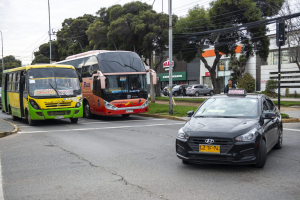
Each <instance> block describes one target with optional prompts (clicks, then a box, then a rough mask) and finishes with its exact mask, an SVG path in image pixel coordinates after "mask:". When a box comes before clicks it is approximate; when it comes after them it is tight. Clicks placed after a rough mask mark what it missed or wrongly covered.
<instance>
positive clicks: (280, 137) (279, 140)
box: [273, 129, 282, 149]
mask: <svg viewBox="0 0 300 200" xmlns="http://www.w3.org/2000/svg"><path fill="white" fill-rule="evenodd" d="M278 131H279V138H278V142H277V143H276V144H275V146H274V147H273V148H274V149H281V148H282V133H281V132H282V130H281V129H279V130H278Z"/></svg>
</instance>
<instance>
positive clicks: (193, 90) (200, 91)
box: [186, 84, 214, 97]
mask: <svg viewBox="0 0 300 200" xmlns="http://www.w3.org/2000/svg"><path fill="white" fill-rule="evenodd" d="M208 94H209V95H210V96H212V95H214V90H213V89H212V88H208V87H206V86H204V85H198V84H197V85H190V86H189V87H188V88H187V89H186V95H187V96H196V97H198V96H199V95H204V96H206V95H208Z"/></svg>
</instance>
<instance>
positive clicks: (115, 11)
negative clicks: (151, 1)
mask: <svg viewBox="0 0 300 200" xmlns="http://www.w3.org/2000/svg"><path fill="white" fill-rule="evenodd" d="M97 15H98V17H97V19H96V20H95V21H94V23H92V24H91V25H90V26H89V29H88V31H87V35H88V39H89V40H90V45H92V46H93V49H108V50H127V51H134V52H136V53H137V54H138V55H139V56H141V57H142V56H143V57H144V58H145V62H146V64H147V65H150V66H151V68H153V69H154V70H157V68H158V66H159V65H160V64H161V63H162V61H163V52H164V51H165V50H166V49H167V47H168V46H167V45H168V27H169V26H168V20H169V17H168V15H166V14H161V13H156V12H155V11H154V10H152V6H150V5H148V4H146V3H142V2H131V3H127V4H125V5H123V6H121V5H114V6H111V7H109V8H107V9H106V8H101V9H100V10H99V11H98V12H97ZM176 21H177V17H176V16H173V23H174V24H175V23H176ZM153 51H155V53H156V55H159V61H158V62H156V63H155V66H152V63H147V61H146V60H147V59H149V61H150V62H151V61H152V59H150V58H151V54H152V52H153ZM156 93H157V95H160V94H159V87H157V88H156Z"/></svg>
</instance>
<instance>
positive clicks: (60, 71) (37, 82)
mask: <svg viewBox="0 0 300 200" xmlns="http://www.w3.org/2000/svg"><path fill="white" fill-rule="evenodd" d="M27 76H28V84H29V95H30V96H32V97H46V96H47V97H58V96H59V95H60V96H63V97H66V96H67V97H69V96H73V97H74V96H76V95H80V94H81V89H80V85H79V81H78V76H77V74H76V71H75V70H73V69H70V68H34V69H30V70H28V75H27ZM55 90H57V92H58V93H59V95H58V94H57V93H56V91H55Z"/></svg>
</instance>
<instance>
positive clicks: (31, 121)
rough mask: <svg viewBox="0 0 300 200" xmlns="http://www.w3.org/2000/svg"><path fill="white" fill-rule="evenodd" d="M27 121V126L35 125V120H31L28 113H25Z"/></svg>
mask: <svg viewBox="0 0 300 200" xmlns="http://www.w3.org/2000/svg"><path fill="white" fill-rule="evenodd" d="M27 121H28V124H29V126H35V125H36V121H34V120H32V119H31V117H30V115H29V113H27Z"/></svg>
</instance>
